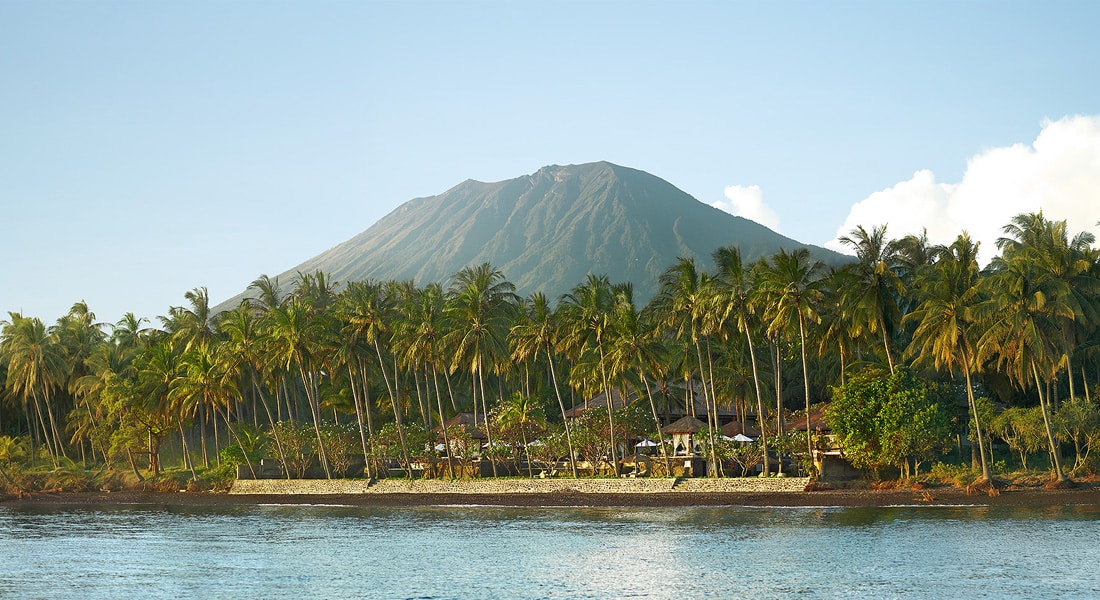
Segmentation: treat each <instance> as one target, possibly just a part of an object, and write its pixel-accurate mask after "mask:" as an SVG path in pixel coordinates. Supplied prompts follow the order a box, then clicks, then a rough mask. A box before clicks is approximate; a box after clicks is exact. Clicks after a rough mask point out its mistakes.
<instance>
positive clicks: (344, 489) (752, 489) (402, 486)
mask: <svg viewBox="0 0 1100 600" xmlns="http://www.w3.org/2000/svg"><path fill="white" fill-rule="evenodd" d="M809 481H810V480H809V478H805V477H785V478H781V477H771V478H767V479H761V478H756V477H746V478H725V479H672V478H641V479H459V480H455V481H445V480H439V479H414V480H409V479H382V480H378V481H373V480H349V479H334V480H325V479H242V480H238V481H236V482H235V483H234V484H233V487H232V488H231V489H230V490H229V493H230V494H231V495H261V494H263V495H303V494H305V495H331V494H345V495H346V494H422V495H435V496H438V495H450V494H457V495H463V494H483V495H486V494H487V495H502V496H509V495H516V494H691V493H799V492H802V491H803V490H804V489H806V486H807V484H809Z"/></svg>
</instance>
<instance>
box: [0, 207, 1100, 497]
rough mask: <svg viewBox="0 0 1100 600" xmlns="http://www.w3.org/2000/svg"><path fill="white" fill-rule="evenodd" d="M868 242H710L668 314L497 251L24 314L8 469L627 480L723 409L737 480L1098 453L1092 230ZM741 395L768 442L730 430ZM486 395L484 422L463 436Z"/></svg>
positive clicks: (15, 351)
mask: <svg viewBox="0 0 1100 600" xmlns="http://www.w3.org/2000/svg"><path fill="white" fill-rule="evenodd" d="M842 241H843V242H844V243H845V244H848V245H849V246H851V247H852V249H853V250H854V251H855V253H856V259H855V260H854V261H853V262H852V263H851V264H849V265H847V266H843V267H839V268H826V267H825V266H824V265H822V264H821V263H819V262H816V261H814V260H812V259H811V257H810V255H809V253H808V252H806V251H805V250H793V251H785V250H782V251H779V252H777V253H776V254H774V255H772V256H770V257H767V258H765V259H761V260H759V261H756V262H753V263H748V262H745V261H743V260H742V258H741V252H740V250H739V249H738V248H736V247H724V248H719V249H717V250H716V251H715V252H714V254H713V256H712V258H713V261H712V264H713V265H714V269H713V270H711V271H707V270H706V269H705V268H704V267H703V266H701V265H700V263H698V262H696V259H694V258H691V257H684V258H681V259H680V260H679V261H677V262H676V263H675V264H673V265H670V266H669V267H668V268H667V269H666V270H665V272H664V275H663V276H662V277H661V278H660V281H659V292H658V293H657V295H656V296H655V297H654V298H653V300H652V301H651V302H649V303H648V304H647V305H645V306H641V307H639V306H638V305H637V304H636V302H635V300H634V294H633V286H632V285H631V283H630V282H614V281H612V280H611V279H610V278H609V277H608V276H607V275H603V274H592V275H589V276H588V277H587V278H586V279H585V280H584V281H581V282H578V283H577V284H576V285H575V286H574V287H573V288H572V290H571V291H569V292H568V293H566V294H564V295H562V296H561V297H560V298H559V299H557V301H556V302H554V301H552V300H551V299H548V298H547V297H545V296H544V295H542V294H540V293H535V294H532V295H530V296H528V297H521V296H519V295H518V294H517V293H516V288H515V286H514V285H513V284H512V283H511V282H510V281H509V280H508V279H507V278H506V276H505V274H504V273H502V272H501V271H500V270H499V269H497V268H495V267H494V266H492V265H490V264H480V265H473V266H470V267H466V268H464V269H462V270H460V271H459V272H457V273H455V274H454V275H453V276H452V277H451V278H450V280H449V281H448V282H446V284H445V285H439V284H427V285H423V286H420V285H418V284H417V283H416V282H414V281H375V280H367V281H349V282H336V281H333V280H332V279H330V278H329V277H328V276H327V275H326V274H325V273H323V272H315V273H302V274H300V275H299V277H298V278H297V280H296V281H295V282H294V286H293V289H292V291H291V292H289V293H287V294H283V293H282V292H280V287H279V282H278V281H276V280H273V279H271V278H268V277H266V276H263V277H260V278H259V279H257V280H256V281H254V282H253V283H252V285H251V286H250V290H249V291H250V297H249V298H247V299H245V300H244V301H242V302H241V303H240V304H239V305H238V306H236V307H235V308H234V309H233V310H229V311H225V312H221V313H220V314H215V312H214V311H213V310H212V308H211V304H210V300H209V297H208V294H207V291H206V290H205V289H203V288H197V289H194V290H191V291H189V292H187V293H185V294H184V302H183V303H182V304H181V305H180V306H175V307H171V308H169V309H168V310H167V312H166V314H165V315H163V316H160V317H157V319H156V322H155V323H154V322H151V321H149V320H147V319H144V318H141V317H138V316H136V315H133V314H127V315H126V316H125V317H124V318H123V319H121V320H120V321H118V322H117V323H113V324H104V323H100V322H98V321H97V320H96V317H95V315H94V313H93V312H92V311H91V309H90V308H89V307H88V306H86V305H85V304H84V303H83V302H78V303H76V304H74V305H73V307H72V309H71V310H70V311H69V313H68V314H66V315H63V316H61V317H60V318H59V319H57V320H56V322H55V323H54V324H53V325H47V324H46V323H45V322H43V321H42V320H40V319H39V318H37V317H33V316H27V315H23V314H21V313H18V312H10V313H8V318H7V319H5V320H3V321H2V323H0V381H2V382H3V388H2V390H0V471H2V474H3V476H4V477H5V478H7V479H8V481H9V483H10V482H11V480H12V478H11V473H12V472H13V471H14V470H15V469H16V467H17V466H18V465H31V466H34V465H38V466H39V467H41V468H46V469H54V470H58V469H61V470H64V469H74V468H76V467H77V466H79V467H80V468H85V469H92V468H103V467H104V466H107V467H112V468H118V469H122V470H127V471H129V472H130V473H132V475H133V476H134V477H136V478H138V479H144V478H146V477H150V478H157V477H160V476H161V474H162V472H163V471H164V470H166V469H172V470H175V471H176V472H183V473H186V474H188V477H189V478H190V479H195V480H197V479H198V478H199V474H200V472H203V473H217V472H222V473H225V472H229V471H230V470H231V469H234V470H235V469H237V468H238V467H240V468H243V469H247V470H250V471H251V472H252V473H258V472H259V471H261V470H262V469H263V468H264V465H263V463H264V460H263V459H265V458H268V459H275V460H277V461H278V462H279V463H280V464H281V465H284V466H285V469H284V470H283V471H281V473H283V475H284V476H306V475H307V474H309V473H310V472H311V471H312V472H313V473H314V475H315V476H322V477H338V476H343V475H344V474H347V473H356V472H357V471H356V468H355V467H354V466H353V462H354V460H353V457H356V456H360V455H361V456H362V457H363V459H362V465H363V469H364V471H365V474H366V475H367V476H372V477H376V476H387V475H398V476H411V475H414V474H415V475H420V474H423V475H435V476H445V477H454V476H459V475H461V474H463V473H469V472H471V471H470V469H469V465H470V464H471V462H472V461H473V460H474V459H479V458H486V459H492V460H489V461H488V464H489V465H490V468H491V469H492V472H493V473H495V474H503V473H497V469H498V468H501V469H505V467H504V464H505V462H506V461H513V462H514V463H517V464H523V465H524V469H523V471H522V474H524V475H527V476H534V475H537V474H538V473H536V472H535V468H536V467H535V466H534V465H538V464H564V465H566V466H565V467H564V472H565V473H566V474H570V475H573V476H577V475H578V474H580V473H581V472H587V473H605V474H618V473H619V470H620V468H621V467H622V465H623V464H624V461H623V460H622V459H623V458H624V457H623V453H624V452H626V453H629V454H633V452H634V446H635V443H636V442H639V441H642V440H656V442H655V444H656V446H657V447H658V448H664V447H665V439H664V436H663V434H662V431H661V429H662V426H664V425H667V424H668V423H669V422H670V421H671V420H672V417H673V416H674V415H685V414H687V415H693V416H694V415H696V414H698V415H699V416H700V417H702V418H704V419H706V426H707V427H706V431H705V432H703V433H702V434H701V435H700V436H699V439H700V442H701V445H702V447H703V448H704V452H705V453H706V455H707V458H709V459H710V460H711V462H712V463H713V464H715V465H727V466H728V470H729V473H727V467H723V468H718V469H714V470H713V472H712V474H715V475H721V474H730V473H732V474H743V473H748V472H751V471H752V466H754V465H757V464H759V463H763V465H764V466H763V469H762V472H764V473H770V472H772V471H773V470H774V469H773V468H771V466H769V462H771V461H776V460H777V459H779V460H781V459H782V458H783V456H788V457H790V456H794V457H796V459H797V458H799V457H800V458H801V459H802V463H803V466H804V467H805V468H807V469H809V468H812V466H811V463H810V462H809V461H806V460H805V459H806V458H807V457H809V456H810V455H812V454H813V453H814V452H815V451H817V450H822V449H825V448H826V447H827V446H828V445H829V444H839V446H840V447H841V448H842V449H844V450H845V451H846V452H847V454H848V456H849V457H850V458H851V460H852V461H853V462H854V463H855V464H857V466H862V467H866V468H868V469H872V470H876V471H882V470H883V469H885V468H889V467H898V468H900V469H902V471H903V472H915V471H917V470H919V469H920V466H921V464H926V463H929V462H934V461H936V460H939V459H944V457H945V456H946V454H945V453H947V452H948V451H951V450H952V449H954V450H955V451H956V452H957V454H958V455H961V454H962V452H961V450H962V440H964V439H965V440H970V441H971V442H972V447H973V451H972V455H971V457H970V458H969V459H967V458H965V457H963V456H959V458H963V462H972V463H973V464H974V465H976V466H977V469H978V471H977V472H978V473H980V474H979V475H978V477H980V478H981V479H984V480H986V481H988V480H990V479H991V478H992V477H994V475H995V470H996V469H997V465H1005V464H1006V461H1009V460H1011V461H1013V462H1016V461H1017V460H1018V462H1019V463H1020V465H1021V466H1022V467H1025V468H1026V467H1029V466H1032V467H1033V466H1035V465H1049V469H1050V473H1051V475H1052V477H1053V478H1055V479H1058V480H1064V479H1065V478H1067V477H1069V476H1071V475H1081V474H1084V473H1090V472H1094V471H1096V470H1097V462H1096V457H1097V453H1095V452H1092V450H1093V449H1094V448H1093V447H1094V444H1095V443H1096V440H1097V439H1100V412H1098V410H1097V405H1096V402H1095V401H1094V399H1093V398H1092V395H1093V390H1095V389H1096V384H1097V381H1098V379H1100V352H1098V348H1100V251H1098V250H1097V249H1096V248H1094V247H1093V244H1094V242H1095V240H1094V239H1093V237H1092V236H1091V235H1089V234H1084V233H1083V234H1078V235H1076V236H1073V237H1070V234H1069V232H1068V231H1067V229H1066V223H1065V222H1061V221H1051V220H1048V219H1047V218H1045V217H1044V216H1043V215H1042V213H1034V214H1022V215H1019V216H1017V217H1016V218H1014V219H1013V220H1012V222H1011V223H1009V224H1008V225H1006V226H1005V228H1004V237H1003V238H1001V239H1000V240H999V241H998V244H997V249H998V250H999V252H1000V253H999V255H997V256H996V257H995V258H994V259H993V260H992V261H991V262H990V263H989V264H988V266H986V267H985V268H984V269H982V268H980V266H979V264H978V250H979V248H978V245H977V243H975V242H973V241H972V240H971V239H970V238H969V236H968V235H967V234H966V233H962V234H960V235H959V236H958V238H957V239H956V240H955V241H954V242H953V243H952V244H950V245H945V246H935V245H930V244H929V243H928V242H927V239H926V238H925V237H923V236H907V237H905V238H901V239H897V240H892V239H889V238H888V236H887V230H886V227H884V226H881V227H875V228H872V229H871V230H866V229H864V228H862V227H860V228H857V229H855V230H854V231H852V232H851V234H850V235H849V236H847V237H845V238H843V239H842ZM601 398H602V402H596V400H597V399H601ZM830 401H831V402H832V404H831V406H830V407H829V408H828V409H827V410H826V411H825V414H826V416H827V422H828V423H829V424H831V426H832V429H833V431H834V433H835V437H834V438H832V441H828V440H825V439H824V438H821V437H819V436H815V435H802V436H801V437H798V436H792V433H794V432H793V431H792V430H791V423H793V422H795V419H794V417H795V416H796V415H802V416H803V417H804V422H805V423H806V426H805V428H810V425H809V423H810V419H809V416H810V414H811V413H812V412H813V411H814V410H815V408H814V405H816V404H820V403H823V402H830ZM589 402H594V404H593V407H594V409H590V410H577V408H573V411H572V414H571V411H570V409H571V407H580V408H582V409H583V408H584V407H587V404H588V403H589ZM721 411H725V414H727V415H730V414H732V415H735V416H736V418H737V419H738V420H740V421H741V422H742V423H745V424H748V423H753V424H755V426H756V427H757V428H758V429H759V430H760V431H761V433H762V436H761V438H760V439H759V440H758V441H757V442H756V443H754V444H752V445H743V444H734V443H730V441H729V440H728V439H725V438H724V436H722V435H721V432H720V431H719V427H720V426H721V425H722V423H720V422H719V419H718V415H719V414H720V413H721ZM467 413H468V414H469V425H470V426H450V425H449V426H446V427H443V426H442V425H443V424H444V423H447V422H449V421H452V420H454V419H456V418H457V417H458V416H460V415H463V414H467ZM578 415H579V416H578ZM811 433H813V432H811ZM475 434H476V435H480V436H484V440H483V441H482V440H481V438H480V437H477V438H476V439H475ZM650 443H654V442H650ZM998 447H1000V448H1002V449H1004V451H1003V452H1001V453H1000V456H998V457H995V456H994V452H995V451H997V450H996V449H997V448H998ZM1067 452H1072V460H1069V461H1067V460H1065V459H1064V458H1063V456H1064V455H1065V454H1066V453H1067ZM996 458H999V459H1000V460H999V461H998V460H995V459H996ZM166 460H167V461H169V464H167V465H166V462H165V461H166ZM1029 461H1030V462H1029ZM659 462H660V461H659V460H658V461H655V463H659ZM582 464H583V465H587V467H586V468H587V469H588V470H584V469H583V468H582V467H581V466H580V465H582ZM779 464H780V465H781V464H782V463H781V462H780V463H779ZM666 467H667V468H666V472H670V471H671V467H670V466H667V463H666ZM219 470H220V471H219ZM505 472H511V471H508V470H507V469H505ZM540 472H541V473H542V474H544V475H545V474H546V472H545V470H543V469H542V468H540Z"/></svg>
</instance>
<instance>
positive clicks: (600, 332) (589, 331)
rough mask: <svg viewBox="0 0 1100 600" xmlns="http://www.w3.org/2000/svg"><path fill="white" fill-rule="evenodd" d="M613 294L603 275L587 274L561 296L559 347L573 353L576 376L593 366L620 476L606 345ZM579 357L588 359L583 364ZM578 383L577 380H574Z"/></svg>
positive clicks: (612, 457) (612, 466) (614, 464)
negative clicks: (580, 282)
mask: <svg viewBox="0 0 1100 600" xmlns="http://www.w3.org/2000/svg"><path fill="white" fill-rule="evenodd" d="M613 302H614V294H613V292H612V288H611V282H610V280H608V278H607V276H606V275H593V274H589V275H588V277H587V278H586V279H585V281H584V283H582V284H578V285H577V286H575V287H574V288H573V290H572V291H571V292H569V293H567V294H565V295H563V296H562V298H561V302H560V303H559V306H560V311H561V315H562V327H563V332H562V339H561V344H562V347H563V348H565V349H566V351H567V352H572V353H573V354H574V356H576V357H577V360H574V361H573V371H574V372H575V373H577V374H579V370H581V369H583V365H584V364H585V363H586V362H587V363H589V364H591V363H595V365H596V367H597V369H596V370H597V371H598V373H599V381H600V389H601V390H602V391H603V394H604V398H605V399H606V401H607V423H608V427H609V431H610V433H609V438H610V442H611V468H612V470H613V471H614V473H615V475H616V476H618V475H619V461H618V456H617V454H616V451H615V417H614V407H613V404H614V401H613V398H612V394H611V386H610V384H609V382H608V377H607V362H608V361H607V345H608V342H609V340H608V337H609V335H610V333H611V311H612V308H613ZM582 356H587V357H589V358H587V359H584V360H582V359H581V357H582ZM574 379H577V377H574Z"/></svg>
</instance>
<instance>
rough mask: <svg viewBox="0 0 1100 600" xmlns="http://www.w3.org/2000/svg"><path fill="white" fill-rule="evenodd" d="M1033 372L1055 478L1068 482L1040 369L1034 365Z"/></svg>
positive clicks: (1032, 366)
mask: <svg viewBox="0 0 1100 600" xmlns="http://www.w3.org/2000/svg"><path fill="white" fill-rule="evenodd" d="M1031 372H1032V374H1033V375H1034V377H1035V385H1036V386H1037V388H1038V391H1039V409H1040V411H1041V412H1042V413H1043V425H1044V426H1045V427H1046V430H1047V441H1048V442H1050V456H1051V462H1052V463H1053V464H1054V476H1055V477H1056V478H1057V479H1058V481H1066V475H1065V473H1063V472H1062V456H1061V454H1062V453H1061V452H1060V451H1059V449H1058V444H1057V443H1056V442H1055V441H1054V432H1053V430H1052V429H1051V427H1050V416H1049V415H1048V414H1047V412H1048V411H1047V404H1046V401H1045V400H1044V399H1043V387H1042V381H1041V380H1040V379H1039V368H1038V367H1037V366H1036V365H1035V364H1034V363H1032V365H1031Z"/></svg>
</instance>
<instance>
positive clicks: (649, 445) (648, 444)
mask: <svg viewBox="0 0 1100 600" xmlns="http://www.w3.org/2000/svg"><path fill="white" fill-rule="evenodd" d="M656 445H657V442H654V441H653V440H642V441H640V442H638V443H637V444H634V447H635V448H652V447H654V446H656Z"/></svg>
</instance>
